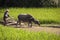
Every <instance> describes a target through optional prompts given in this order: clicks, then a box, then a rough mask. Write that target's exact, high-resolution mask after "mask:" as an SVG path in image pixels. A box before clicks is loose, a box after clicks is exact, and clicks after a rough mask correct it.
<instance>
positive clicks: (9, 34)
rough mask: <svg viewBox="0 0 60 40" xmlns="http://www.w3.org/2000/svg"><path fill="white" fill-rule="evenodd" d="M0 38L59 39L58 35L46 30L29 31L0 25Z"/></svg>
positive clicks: (9, 39)
mask: <svg viewBox="0 0 60 40" xmlns="http://www.w3.org/2000/svg"><path fill="white" fill-rule="evenodd" d="M0 40H60V35H56V34H52V33H47V32H43V31H42V32H30V31H28V30H27V31H25V30H22V29H16V28H12V27H8V26H5V27H4V26H3V25H0Z"/></svg>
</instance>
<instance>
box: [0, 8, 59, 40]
mask: <svg viewBox="0 0 60 40" xmlns="http://www.w3.org/2000/svg"><path fill="white" fill-rule="evenodd" d="M5 9H6V8H0V21H2V20H3V14H4V12H5ZM21 13H23V14H30V15H32V16H33V17H34V18H35V19H36V20H39V21H40V23H42V24H47V23H48V24H50V23H54V24H56V23H57V24H60V8H9V15H10V16H11V17H14V19H15V20H17V16H18V15H19V14H21ZM0 40H60V35H56V34H53V33H47V32H43V31H42V32H30V31H28V30H27V31H25V30H22V29H17V28H12V27H10V26H3V25H0Z"/></svg>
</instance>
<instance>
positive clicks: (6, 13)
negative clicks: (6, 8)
mask: <svg viewBox="0 0 60 40" xmlns="http://www.w3.org/2000/svg"><path fill="white" fill-rule="evenodd" d="M8 17H9V14H8V12H5V13H4V17H3V19H4V20H5V19H6V18H8Z"/></svg>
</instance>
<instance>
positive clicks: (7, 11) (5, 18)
mask: <svg viewBox="0 0 60 40" xmlns="http://www.w3.org/2000/svg"><path fill="white" fill-rule="evenodd" d="M9 17H10V16H9V10H8V9H6V11H5V12H4V17H3V20H4V25H6V24H7V23H8V22H7V20H8V19H9Z"/></svg>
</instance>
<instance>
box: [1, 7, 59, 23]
mask: <svg viewBox="0 0 60 40" xmlns="http://www.w3.org/2000/svg"><path fill="white" fill-rule="evenodd" d="M9 10H10V11H9V13H10V16H13V17H14V18H15V19H17V16H18V15H19V14H21V13H24V14H25V13H28V14H31V15H32V16H33V17H34V18H35V19H37V20H39V21H40V22H41V23H58V24H59V23H60V8H9ZM4 11H5V8H1V9H0V14H1V16H3V15H2V14H3V13H4ZM0 19H2V18H1V17H0Z"/></svg>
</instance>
